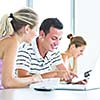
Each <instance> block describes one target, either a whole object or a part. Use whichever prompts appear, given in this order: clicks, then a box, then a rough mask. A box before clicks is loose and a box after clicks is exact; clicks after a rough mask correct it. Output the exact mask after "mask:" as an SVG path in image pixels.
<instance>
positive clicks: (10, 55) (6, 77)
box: [2, 41, 36, 88]
mask: <svg viewBox="0 0 100 100" xmlns="http://www.w3.org/2000/svg"><path fill="white" fill-rule="evenodd" d="M16 51H17V43H15V42H12V41H11V43H9V44H8V45H7V46H6V48H5V51H4V54H3V65H2V85H3V86H4V88H19V87H27V86H28V85H29V84H31V83H32V82H34V81H35V77H36V75H35V76H34V75H33V76H29V77H26V78H16V77H15V76H14V75H13V70H14V69H13V68H14V63H15V59H16Z"/></svg>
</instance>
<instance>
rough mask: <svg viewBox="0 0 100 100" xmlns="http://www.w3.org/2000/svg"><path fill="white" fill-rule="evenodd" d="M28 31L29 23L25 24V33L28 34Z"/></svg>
mask: <svg viewBox="0 0 100 100" xmlns="http://www.w3.org/2000/svg"><path fill="white" fill-rule="evenodd" d="M29 31H30V26H29V25H26V26H25V33H26V34H29Z"/></svg>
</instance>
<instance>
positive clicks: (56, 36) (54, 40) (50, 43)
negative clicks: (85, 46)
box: [44, 27, 63, 51]
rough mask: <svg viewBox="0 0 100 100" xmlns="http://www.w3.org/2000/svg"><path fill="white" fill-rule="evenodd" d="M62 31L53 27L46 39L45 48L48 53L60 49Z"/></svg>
mask: <svg viewBox="0 0 100 100" xmlns="http://www.w3.org/2000/svg"><path fill="white" fill-rule="evenodd" d="M62 34H63V32H62V30H60V29H57V28H54V27H51V28H50V31H49V33H48V34H47V35H46V36H45V38H44V46H45V49H47V50H48V51H53V50H54V49H55V48H57V47H58V45H59V42H60V40H61V39H62Z"/></svg>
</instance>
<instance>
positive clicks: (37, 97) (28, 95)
mask: <svg viewBox="0 0 100 100" xmlns="http://www.w3.org/2000/svg"><path fill="white" fill-rule="evenodd" d="M99 93H100V89H96V90H89V91H75V90H74V91H73V90H53V91H37V90H34V89H30V88H20V89H4V90H0V100H96V99H98V100H99V99H100V94H99Z"/></svg>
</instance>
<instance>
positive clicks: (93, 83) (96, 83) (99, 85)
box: [55, 55, 100, 91]
mask: <svg viewBox="0 0 100 100" xmlns="http://www.w3.org/2000/svg"><path fill="white" fill-rule="evenodd" d="M90 71H91V69H90ZM86 74H87V73H85V75H86ZM80 80H82V78H81V79H80ZM77 81H79V79H78V80H77ZM55 88H56V89H57V90H60V89H61V90H66V89H67V90H83V91H86V90H93V89H100V55H99V57H98V58H97V61H96V64H95V67H94V68H93V69H92V71H91V73H90V76H89V79H88V83H87V84H86V85H79V84H66V83H61V84H58V86H57V87H55Z"/></svg>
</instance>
